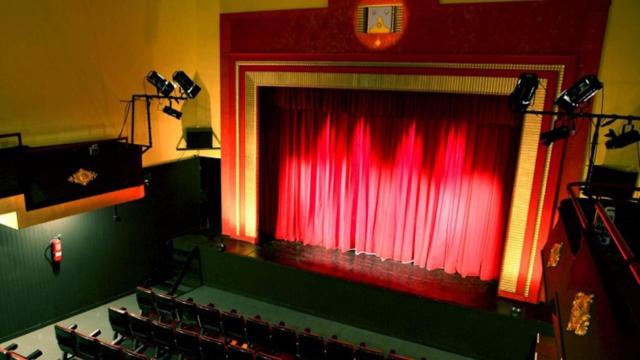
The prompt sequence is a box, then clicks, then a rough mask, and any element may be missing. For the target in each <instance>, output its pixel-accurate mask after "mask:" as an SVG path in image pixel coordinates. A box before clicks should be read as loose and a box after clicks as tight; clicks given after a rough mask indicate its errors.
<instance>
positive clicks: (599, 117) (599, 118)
mask: <svg viewBox="0 0 640 360" xmlns="http://www.w3.org/2000/svg"><path fill="white" fill-rule="evenodd" d="M520 113H521V114H533V115H551V116H558V117H563V116H566V117H568V118H570V119H589V120H591V119H596V124H595V129H594V131H593V136H592V138H591V148H590V149H589V164H588V166H587V179H586V182H590V181H591V175H592V174H593V166H594V165H595V157H596V146H597V145H598V138H599V136H600V128H601V127H603V126H608V125H611V124H613V123H614V122H616V121H619V120H623V121H628V124H627V125H631V123H632V121H639V120H640V116H639V115H618V114H596V113H585V112H579V113H567V112H559V111H538V110H525V111H520ZM605 120H606V123H603V121H605ZM631 126H633V125H631Z"/></svg>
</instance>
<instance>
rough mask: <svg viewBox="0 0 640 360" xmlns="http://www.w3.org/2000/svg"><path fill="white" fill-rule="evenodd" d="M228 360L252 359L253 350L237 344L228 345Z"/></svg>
mask: <svg viewBox="0 0 640 360" xmlns="http://www.w3.org/2000/svg"><path fill="white" fill-rule="evenodd" d="M227 354H228V355H229V360H253V356H254V352H253V350H251V349H244V348H241V347H239V346H235V345H229V347H228V348H227Z"/></svg>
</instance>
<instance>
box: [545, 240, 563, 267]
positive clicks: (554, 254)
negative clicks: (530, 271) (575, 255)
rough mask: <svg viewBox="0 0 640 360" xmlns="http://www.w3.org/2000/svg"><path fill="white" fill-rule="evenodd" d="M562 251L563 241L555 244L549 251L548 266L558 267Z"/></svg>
mask: <svg viewBox="0 0 640 360" xmlns="http://www.w3.org/2000/svg"><path fill="white" fill-rule="evenodd" d="M561 252H562V243H557V244H553V246H552V247H551V250H550V251H549V260H547V267H556V266H558V262H560V254H561Z"/></svg>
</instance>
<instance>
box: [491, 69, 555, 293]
mask: <svg viewBox="0 0 640 360" xmlns="http://www.w3.org/2000/svg"><path fill="white" fill-rule="evenodd" d="M541 83H542V84H543V86H542V87H543V88H544V87H545V86H544V85H545V84H546V80H544V79H542V80H541ZM513 87H515V82H514V83H513V85H512V88H513ZM545 93H546V91H543V90H540V91H538V92H536V98H535V105H536V106H537V107H540V108H542V106H543V105H544V97H545ZM541 128H542V122H541V121H540V119H539V118H538V116H536V115H531V114H527V115H526V116H525V117H524V122H523V125H522V136H521V140H520V152H519V154H518V165H517V167H516V177H515V181H514V187H513V194H512V200H511V204H512V205H511V212H510V214H509V223H508V225H507V240H506V244H505V251H504V256H503V260H502V274H501V275H500V284H499V286H498V288H499V289H500V290H503V291H508V292H512V293H515V292H516V289H517V285H518V275H519V274H520V262H521V261H522V249H523V247H524V238H525V232H526V228H527V220H528V217H529V204H530V202H531V189H532V188H533V177H534V174H535V166H536V160H537V157H538V146H539V145H538V144H539V141H540V131H541Z"/></svg>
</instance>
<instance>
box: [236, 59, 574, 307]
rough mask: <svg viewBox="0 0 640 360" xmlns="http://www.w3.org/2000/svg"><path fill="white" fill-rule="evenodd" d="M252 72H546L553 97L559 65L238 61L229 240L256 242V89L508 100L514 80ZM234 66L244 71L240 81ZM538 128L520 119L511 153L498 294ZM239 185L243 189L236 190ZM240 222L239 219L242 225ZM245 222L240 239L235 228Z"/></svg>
mask: <svg viewBox="0 0 640 360" xmlns="http://www.w3.org/2000/svg"><path fill="white" fill-rule="evenodd" d="M252 66H283V67H285V66H286V67H292V66H293V67H296V66H303V67H305V68H310V69H312V68H313V67H323V68H326V67H329V68H331V67H356V68H359V67H360V68H361V67H367V68H416V69H428V68H433V69H481V70H518V71H550V72H554V73H556V74H557V76H558V85H557V88H556V89H552V90H551V91H554V90H555V94H553V95H556V94H558V93H559V92H560V89H561V86H562V78H563V76H564V65H537V64H473V63H435V62H424V63H417V62H343V61H337V62H328V61H238V62H236V66H235V71H236V74H235V76H236V78H235V83H236V93H235V100H236V101H235V104H236V109H235V110H236V115H235V116H236V117H235V130H236V134H235V140H236V169H235V170H236V171H235V173H236V179H235V182H236V193H235V199H236V221H237V223H236V235H238V236H245V237H249V238H254V237H256V236H257V232H258V229H257V216H258V214H257V212H258V209H257V202H258V199H257V196H258V193H257V187H258V182H257V181H258V178H257V176H258V174H257V171H258V169H257V167H258V163H257V157H258V154H257V142H258V133H257V132H258V119H257V89H258V88H259V87H261V86H270V87H307V88H339V89H357V90H391V91H418V92H441V93H458V94H482V95H504V96H506V95H508V94H509V93H510V92H511V91H512V90H513V88H514V86H515V83H516V81H517V78H515V77H513V78H511V77H500V76H453V75H416V74H412V75H400V74H380V73H344V72H330V71H329V72H324V71H323V72H320V71H315V72H314V71H313V70H309V71H308V72H307V71H305V72H300V71H273V70H270V71H260V70H252V69H251V67H252ZM241 67H248V68H247V71H246V72H244V77H243V78H242V79H241V78H240V76H241V75H240V74H241V71H240V70H241ZM241 81H244V85H245V86H244V89H245V93H244V103H240V100H241V96H240V82H241ZM547 83H548V79H545V78H541V79H540V88H539V91H538V92H537V93H536V98H535V101H534V104H533V109H534V110H543V105H544V100H545V97H546V95H547V91H549V90H548V89H547ZM241 107H243V108H244V114H245V118H244V145H245V146H244V149H242V150H244V158H243V160H244V182H243V183H242V184H241V183H240V172H241V169H240V156H241V148H240V108H241ZM541 127H542V122H541V121H540V117H539V116H537V115H530V114H528V115H526V116H525V117H524V122H523V129H522V135H521V141H520V150H519V154H518V164H517V168H516V174H515V181H514V188H513V194H512V204H511V209H510V215H509V219H508V225H507V237H506V240H505V250H504V256H503V264H502V271H501V276H500V283H499V289H500V290H502V291H506V292H510V293H515V292H516V289H517V283H518V276H519V274H520V267H521V261H522V257H523V254H522V251H523V248H524V240H525V232H526V227H527V221H528V218H529V217H528V216H529V210H530V208H531V207H532V204H531V200H532V199H531V193H532V189H533V187H534V183H533V179H534V173H535V170H536V169H535V165H536V161H537V157H538V151H539V137H540V132H541ZM552 151H553V146H549V147H548V148H547V149H546V154H545V162H544V168H543V176H542V184H540V185H541V186H540V188H541V191H540V195H539V197H538V198H537V199H535V200H536V203H537V209H538V210H537V213H536V217H535V219H536V220H535V225H534V239H533V244H532V247H531V252H530V254H529V263H528V272H527V279H526V286H525V296H527V295H528V293H529V288H530V284H531V280H532V276H533V268H534V264H535V257H536V253H537V244H538V241H539V239H538V238H539V232H540V223H541V219H542V214H543V202H544V198H545V193H546V181H547V179H548V175H549V167H550V162H551V155H552ZM241 186H242V187H243V188H241ZM241 194H242V195H244V203H243V204H242V205H243V207H242V209H241V206H240V205H241V201H240V200H241ZM242 218H243V221H241V219H242ZM241 222H242V223H243V224H244V233H242V232H241V228H240V224H241Z"/></svg>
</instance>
